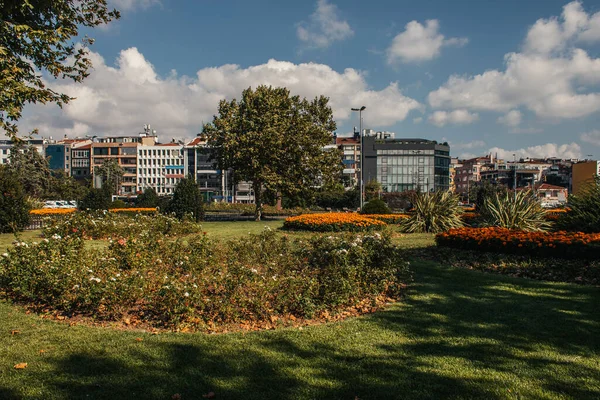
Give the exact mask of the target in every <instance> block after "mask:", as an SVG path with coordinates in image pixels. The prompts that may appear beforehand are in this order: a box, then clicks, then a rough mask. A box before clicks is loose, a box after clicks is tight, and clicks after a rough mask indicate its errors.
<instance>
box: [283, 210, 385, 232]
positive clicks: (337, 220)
mask: <svg viewBox="0 0 600 400" xmlns="http://www.w3.org/2000/svg"><path fill="white" fill-rule="evenodd" d="M385 225H386V224H385V222H382V221H378V220H376V219H373V218H368V217H365V216H362V215H360V214H356V213H322V214H304V215H299V216H297V217H289V218H286V220H285V221H284V223H283V228H284V229H290V230H300V231H312V232H363V231H370V230H373V229H381V228H383V227H384V226H385Z"/></svg>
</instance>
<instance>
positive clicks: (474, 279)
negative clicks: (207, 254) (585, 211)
mask: <svg viewBox="0 0 600 400" xmlns="http://www.w3.org/2000/svg"><path fill="white" fill-rule="evenodd" d="M277 224H280V222H273V223H272V225H270V226H271V227H272V228H275V227H277V226H279V225H277ZM264 225H265V223H264V222H263V223H250V222H248V223H246V222H244V223H207V224H205V227H204V229H205V230H206V231H207V232H208V234H209V235H215V236H226V237H227V236H229V237H232V236H236V235H239V234H240V233H247V232H249V231H252V232H255V231H260V230H262V227H263V226H264ZM432 239H433V238H432V236H431V235H406V236H403V237H400V238H399V239H398V240H397V243H398V244H399V245H400V246H402V247H404V248H414V247H424V246H427V245H431V244H432V243H433V240H432ZM413 269H414V271H415V281H414V283H413V284H412V285H411V287H410V289H409V292H408V293H407V296H406V298H405V299H404V301H402V302H400V303H397V304H395V305H393V306H391V307H390V308H388V309H387V310H385V311H381V312H378V313H375V314H371V315H367V316H363V317H360V318H352V319H349V320H346V321H343V322H338V323H331V324H326V325H321V326H313V327H304V328H303V329H298V328H288V329H282V330H277V331H266V332H256V333H246V334H242V333H236V334H225V335H206V334H176V333H165V334H160V335H151V334H149V333H144V332H124V331H114V330H110V329H106V328H94V327H85V326H69V325H68V324H65V323H59V322H53V321H47V320H42V319H41V318H39V317H36V316H34V315H31V314H29V315H28V314H25V313H24V312H23V311H22V310H21V309H20V308H18V307H16V306H13V305H10V304H9V303H7V302H1V301H0V327H1V328H0V399H13V398H14V399H21V398H25V399H54V398H57V399H171V398H172V396H173V395H174V394H180V395H181V399H201V398H202V395H204V394H207V393H209V392H214V393H215V395H216V396H215V398H216V399H350V400H353V399H355V398H359V399H363V400H365V399H447V398H452V399H467V398H481V399H570V398H571V399H598V398H600V312H599V311H598V306H599V305H600V289H599V288H597V287H585V286H576V285H571V284H557V283H546V282H538V281H531V280H525V279H519V278H512V277H507V276H500V275H492V274H484V273H480V272H475V271H469V270H463V269H451V268H447V267H444V266H441V265H438V264H434V263H429V262H416V261H415V262H413ZM11 330H19V331H20V333H18V334H15V335H11ZM138 338H139V339H142V340H141V341H139V340H137V339H138ZM40 350H44V352H40ZM20 362H27V363H28V367H27V368H26V369H24V370H15V369H14V368H13V365H15V364H17V363H20Z"/></svg>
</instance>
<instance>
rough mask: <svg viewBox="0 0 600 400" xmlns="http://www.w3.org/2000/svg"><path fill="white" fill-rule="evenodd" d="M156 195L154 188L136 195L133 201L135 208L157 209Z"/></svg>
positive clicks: (157, 199) (157, 200)
mask: <svg viewBox="0 0 600 400" xmlns="http://www.w3.org/2000/svg"><path fill="white" fill-rule="evenodd" d="M158 202H159V198H158V194H157V193H156V190H154V188H147V189H146V190H144V193H141V194H139V195H138V197H137V198H136V199H135V205H136V206H137V207H158Z"/></svg>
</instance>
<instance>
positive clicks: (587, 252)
mask: <svg viewBox="0 0 600 400" xmlns="http://www.w3.org/2000/svg"><path fill="white" fill-rule="evenodd" d="M435 241H436V244H437V245H438V246H443V247H452V248H457V249H466V250H479V251H488V252H496V253H511V254H524V255H531V256H537V257H558V258H597V257H598V251H599V250H600V234H596V233H589V234H588V233H582V232H564V231H563V232H525V231H520V230H510V229H506V228H496V227H494V228H461V229H451V230H449V231H448V232H443V233H440V234H438V235H436V237H435Z"/></svg>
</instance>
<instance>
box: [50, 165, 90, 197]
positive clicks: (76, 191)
mask: <svg viewBox="0 0 600 400" xmlns="http://www.w3.org/2000/svg"><path fill="white" fill-rule="evenodd" d="M88 191H89V188H88V187H87V186H85V185H83V184H81V183H79V182H77V181H76V180H75V179H74V178H73V177H72V176H69V175H67V174H66V173H65V171H52V175H51V177H50V188H49V190H48V192H47V193H46V194H45V195H44V198H47V199H55V200H59V199H62V200H81V199H83V198H84V197H85V196H86V195H87V193H88Z"/></svg>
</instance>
